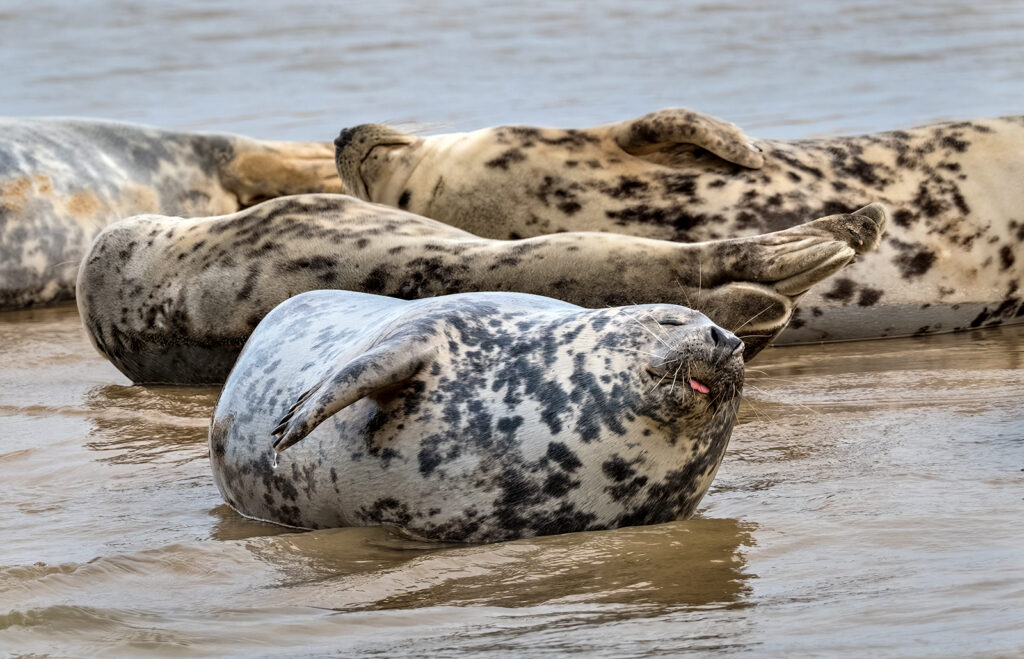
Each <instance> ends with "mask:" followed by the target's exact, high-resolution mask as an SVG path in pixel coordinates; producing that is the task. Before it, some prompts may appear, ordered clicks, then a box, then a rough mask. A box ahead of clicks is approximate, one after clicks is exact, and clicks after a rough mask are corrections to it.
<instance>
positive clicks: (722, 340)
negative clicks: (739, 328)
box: [708, 327, 743, 354]
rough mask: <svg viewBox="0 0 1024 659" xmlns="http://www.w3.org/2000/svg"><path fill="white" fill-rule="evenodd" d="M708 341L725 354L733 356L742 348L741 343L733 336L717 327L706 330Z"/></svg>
mask: <svg viewBox="0 0 1024 659" xmlns="http://www.w3.org/2000/svg"><path fill="white" fill-rule="evenodd" d="M708 340H710V341H711V343H713V344H715V347H716V348H718V349H719V350H721V351H722V352H724V353H726V354H733V353H735V352H736V351H737V350H739V349H740V348H741V347H742V346H743V341H740V340H739V338H738V337H737V336H736V335H735V334H733V333H732V332H726V331H725V330H723V329H720V328H718V327H710V328H709V329H708Z"/></svg>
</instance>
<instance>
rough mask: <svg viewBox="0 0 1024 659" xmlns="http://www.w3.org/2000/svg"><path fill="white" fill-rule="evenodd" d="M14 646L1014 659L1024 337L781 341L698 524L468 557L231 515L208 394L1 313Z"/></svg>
mask: <svg viewBox="0 0 1024 659" xmlns="http://www.w3.org/2000/svg"><path fill="white" fill-rule="evenodd" d="M0 346H4V348H3V354H2V357H3V361H4V363H5V364H6V366H5V367H4V368H3V369H2V370H0V419H2V424H3V428H4V430H5V432H4V436H5V438H6V440H7V441H6V444H5V446H4V447H3V448H2V449H0V464H2V465H3V466H2V469H3V472H4V474H5V479H4V480H5V492H6V496H5V497H4V498H3V500H2V501H0V525H2V527H3V529H4V540H5V541H4V543H2V544H0V566H2V567H0V593H2V595H0V600H2V605H0V647H7V648H10V649H17V650H18V651H20V652H36V653H48V652H49V653H54V654H57V655H63V654H71V655H79V654H86V653H91V652H102V653H103V654H105V655H111V654H119V655H138V654H149V653H153V654H161V655H163V654H172V655H181V656H198V655H206V654H215V655H222V654H229V655H244V656H251V655H254V654H275V653H280V652H288V653H298V654H314V655H315V654H322V653H335V652H337V653H340V654H342V655H344V656H355V655H363V654H376V653H380V654H383V655H384V656H396V655H404V654H417V655H422V654H426V655H432V656H454V655H472V654H477V653H479V652H481V651H485V650H486V651H498V650H500V651H503V652H509V653H512V654H517V655H520V656H537V655H538V654H544V653H550V654H563V653H570V652H575V653H581V654H583V655H585V656H628V655H638V654H646V653H651V654H657V653H669V654H676V653H681V652H691V651H692V652H696V651H714V652H722V653H726V654H731V653H750V654H754V655H763V654H793V653H797V652H804V651H814V652H818V653H823V654H828V655H832V654H850V655H858V656H860V655H862V654H863V653H864V652H865V651H872V652H873V651H882V652H886V653H889V652H896V653H900V654H928V655H931V654H952V655H964V654H969V653H973V652H982V653H1000V652H1005V653H1009V654H1017V653H1019V652H1020V651H1021V650H1024V632H1022V629H1024V547H1022V544H1021V531H1020V513H1021V499H1022V494H1024V490H1022V488H1021V471H1022V468H1024V412H1022V411H1021V392H1022V391H1024V327H1012V328H1001V329H994V330H985V331H979V332H976V333H973V334H959V335H947V336H936V337H925V338H919V339H894V340H888V341H878V342H873V343H872V342H864V343H848V344H835V345H828V346H818V347H799V348H776V349H773V350H770V351H768V352H767V353H765V354H764V355H763V356H762V357H761V358H759V359H758V360H757V362H756V363H755V364H753V365H752V366H751V372H750V373H749V381H748V386H747V395H746V398H747V400H746V402H745V403H744V406H743V408H742V415H741V422H740V424H739V426H738V427H737V429H736V431H735V434H734V436H733V440H732V444H731V448H730V450H729V453H728V455H727V456H726V459H725V462H724V465H723V467H722V470H721V472H720V474H719V476H718V478H717V480H716V481H715V484H714V485H713V486H712V490H711V492H710V493H709V495H708V496H707V498H706V499H705V501H704V505H703V508H702V510H701V512H700V514H699V516H698V518H696V519H693V520H689V521H684V522H676V523H672V524H666V525H661V526H655V527H646V528H632V529H621V530H618V531H611V532H600V533H580V534H571V535H565V536H559V537H548V538H540V539H534V540H527V541H520V542H510V543H502V544H496V545H489V546H480V547H465V546H454V547H441V548H438V547H433V546H430V545H425V544H420V543H415V542H411V541H408V540H404V539H401V538H399V537H396V536H394V535H393V534H391V533H389V532H388V531H385V530H381V529H338V530H328V531H317V532H313V533H290V532H287V530H286V529H282V528H277V527H274V526H271V525H267V524H261V523H256V522H250V521H246V520H244V519H242V518H241V517H239V516H238V515H236V514H234V513H233V512H232V511H231V510H230V509H228V508H227V507H226V506H224V505H223V504H222V502H221V499H220V496H219V495H218V493H217V490H216V488H215V487H214V485H213V481H212V479H211V476H210V470H209V465H208V463H207V458H206V455H207V448H206V423H207V420H208V418H209V416H210V413H211V412H212V409H213V405H214V404H215V402H216V395H217V392H216V390H214V389H190V388H170V387H164V388H160V387H131V386H127V384H128V383H127V382H126V381H125V380H124V378H123V377H122V376H121V375H120V374H119V373H117V372H116V371H115V370H114V368H113V367H112V366H110V365H109V364H108V363H106V362H105V361H103V360H102V359H101V358H100V357H99V356H98V355H96V354H95V353H94V352H93V351H92V349H91V347H90V346H89V344H88V341H87V339H86V338H85V336H84V334H83V331H82V330H81V328H80V327H79V323H78V317H77V314H76V312H75V310H74V308H73V307H65V308H60V309H50V310H39V311H31V312H12V313H7V314H3V315H2V316H0Z"/></svg>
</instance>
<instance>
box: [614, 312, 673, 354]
mask: <svg viewBox="0 0 1024 659" xmlns="http://www.w3.org/2000/svg"><path fill="white" fill-rule="evenodd" d="M622 313H624V314H625V315H626V317H627V318H629V319H630V320H632V321H633V322H634V323H636V324H637V325H639V326H640V327H642V328H643V329H644V331H645V332H647V333H648V334H650V335H651V336H653V337H654V338H655V339H657V340H658V342H659V343H661V345H663V346H665V347H666V348H668V349H669V350H671V349H672V346H670V345H669V344H667V343H665V341H664V339H662V338H661V337H660V336H658V335H657V334H655V333H654V332H652V331H651V328H649V327H647V325H644V324H643V323H641V322H640V320H639V319H637V318H636V316H631V315H630V314H628V313H626V312H625V311H623V312H622Z"/></svg>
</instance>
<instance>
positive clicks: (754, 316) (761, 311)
mask: <svg viewBox="0 0 1024 659" xmlns="http://www.w3.org/2000/svg"><path fill="white" fill-rule="evenodd" d="M771 308H772V305H770V304H769V305H768V306H767V307H765V308H764V309H761V310H760V311H758V312H757V313H756V314H754V315H753V316H751V317H750V318H748V319H747V322H746V323H743V325H740V326H739V327H737V328H736V329H734V330H733V334H735V333H736V332H738V331H740V330H741V329H743V326H744V325H746V324H747V323H749V322H750V321H752V320H754V319H755V318H757V317H758V316H760V315H761V314H763V313H764V312H765V311H768V310H769V309H771Z"/></svg>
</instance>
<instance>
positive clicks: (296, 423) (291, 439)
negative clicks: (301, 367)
mask: <svg viewBox="0 0 1024 659" xmlns="http://www.w3.org/2000/svg"><path fill="white" fill-rule="evenodd" d="M436 353H437V349H436V348H432V347H430V346H429V344H426V343H422V342H419V343H416V344H413V340H411V339H410V340H399V339H395V340H390V341H386V342H384V343H382V344H380V345H378V346H376V347H375V348H373V349H372V350H370V351H369V352H367V353H365V354H363V355H360V356H359V357H357V358H356V359H354V360H352V361H350V362H348V363H347V364H345V365H344V366H342V367H341V368H340V369H339V370H338V371H336V372H335V373H332V374H331V375H328V376H327V377H325V378H324V379H323V380H321V381H320V382H318V383H317V384H315V385H313V386H312V387H311V388H310V389H308V390H307V391H306V392H305V393H304V394H302V395H301V396H300V397H299V399H298V400H297V401H296V402H295V404H294V405H292V406H291V408H290V409H289V410H288V413H287V414H286V415H284V417H282V418H281V420H280V422H279V423H278V425H277V427H276V428H274V429H273V430H272V431H271V433H270V434H271V435H273V436H274V437H276V438H277V439H275V440H274V443H273V446H274V451H275V452H277V453H281V452H282V451H284V450H285V449H287V448H288V447H289V446H291V445H293V444H295V443H296V442H298V441H300V440H302V439H303V438H304V437H305V436H306V435H308V434H309V433H311V432H313V429H314V428H316V427H317V426H318V425H320V424H321V423H323V422H324V421H326V420H327V419H328V418H330V417H331V416H333V415H334V414H337V413H338V412H339V411H341V410H343V409H345V408H346V407H348V406H349V405H351V404H352V403H355V402H356V401H358V400H359V399H361V398H365V397H367V396H372V395H374V394H375V393H377V392H379V391H383V390H385V389H390V388H392V387H395V386H397V385H400V384H402V383H403V382H405V381H407V380H409V379H410V378H412V377H413V376H414V375H416V373H417V372H418V371H419V370H420V369H421V368H423V366H424V365H426V364H427V363H429V362H430V361H431V360H432V359H433V358H434V356H435V355H436Z"/></svg>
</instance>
